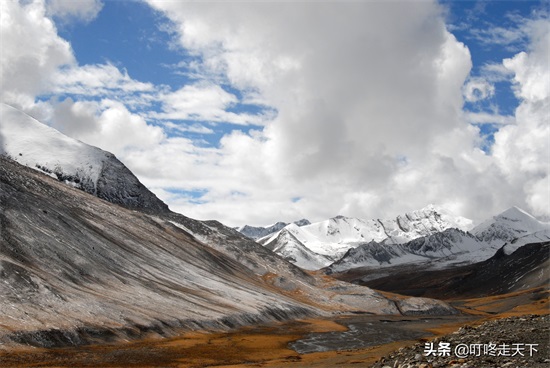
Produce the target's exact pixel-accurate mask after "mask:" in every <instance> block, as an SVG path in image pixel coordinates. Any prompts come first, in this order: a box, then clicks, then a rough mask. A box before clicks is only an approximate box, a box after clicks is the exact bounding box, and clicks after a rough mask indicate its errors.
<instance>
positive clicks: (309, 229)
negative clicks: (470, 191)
mask: <svg viewBox="0 0 550 368" xmlns="http://www.w3.org/2000/svg"><path fill="white" fill-rule="evenodd" d="M549 229H550V226H549V224H548V223H542V222H540V221H538V220H537V219H536V218H534V217H533V216H531V215H530V214H528V213H527V212H525V211H523V210H521V209H519V208H517V207H512V208H510V209H508V210H506V211H504V212H503V213H501V214H499V215H497V216H494V217H493V218H492V219H489V220H487V221H485V222H483V223H482V224H480V225H478V226H476V227H472V221H471V220H468V219H466V218H463V217H460V216H455V215H453V214H451V213H450V212H449V211H446V210H445V209H443V208H440V207H437V206H434V205H429V206H427V207H426V208H423V209H421V210H418V211H413V212H411V213H407V214H405V215H402V216H397V217H396V218H395V219H390V220H380V219H376V220H375V219H372V220H363V219H357V218H349V217H344V216H337V217H334V218H331V219H329V220H326V221H322V222H318V223H313V224H308V225H305V226H296V225H295V224H289V225H287V226H285V227H283V228H282V229H280V230H277V231H274V232H272V233H271V234H269V235H266V236H264V237H263V238H259V239H258V240H257V241H258V242H259V243H260V244H263V245H264V246H265V247H266V248H268V249H270V250H273V251H274V252H275V253H277V254H279V255H281V256H282V257H283V258H285V259H287V260H288V261H290V262H292V263H294V264H296V265H297V266H299V267H301V268H304V269H309V270H316V269H321V268H325V267H326V268H327V269H326V271H327V272H328V273H332V272H341V271H344V270H349V269H352V268H356V267H366V266H369V267H388V266H394V265H397V264H409V263H424V264H425V266H426V267H431V268H434V267H435V268H437V267H439V268H441V267H447V266H450V265H457V264H465V263H473V262H479V261H483V260H486V259H488V258H490V257H491V256H493V255H494V254H495V252H496V251H497V250H498V249H499V248H501V247H502V246H503V245H505V244H507V245H506V247H505V251H506V252H509V253H511V252H513V251H514V250H515V249H517V248H518V247H520V246H521V245H524V244H527V243H529V242H534V241H547V240H549V239H550V233H549ZM266 230H267V229H266Z"/></svg>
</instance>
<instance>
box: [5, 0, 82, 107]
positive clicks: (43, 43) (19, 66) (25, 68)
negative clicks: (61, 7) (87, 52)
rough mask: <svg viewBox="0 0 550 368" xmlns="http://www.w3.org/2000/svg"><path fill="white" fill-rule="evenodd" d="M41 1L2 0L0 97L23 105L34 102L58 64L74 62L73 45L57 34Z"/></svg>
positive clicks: (19, 105)
mask: <svg viewBox="0 0 550 368" xmlns="http://www.w3.org/2000/svg"><path fill="white" fill-rule="evenodd" d="M45 11H46V10H45V7H44V3H43V2H42V1H31V2H26V3H24V4H21V3H20V2H18V1H16V0H6V1H1V2H0V45H1V52H0V99H1V100H2V101H3V102H6V103H9V104H13V105H16V106H18V107H21V108H25V107H29V106H30V105H32V104H33V103H34V96H36V95H37V94H38V93H40V92H42V91H44V89H45V88H46V84H47V82H48V79H49V76H51V74H52V73H54V72H55V71H56V70H57V68H58V67H60V66H63V65H73V64H74V63H75V59H74V56H73V53H72V50H71V46H70V45H69V43H68V42H67V41H65V40H64V39H62V38H60V37H59V36H58V35H57V30H56V28H55V25H54V23H53V22H52V21H51V20H50V19H48V18H47V17H46V16H45Z"/></svg>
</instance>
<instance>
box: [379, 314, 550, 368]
mask: <svg viewBox="0 0 550 368" xmlns="http://www.w3.org/2000/svg"><path fill="white" fill-rule="evenodd" d="M549 338H550V316H548V315H545V316H535V315H528V316H521V317H509V318H503V319H499V320H494V321H489V322H485V323H484V324H482V325H480V326H478V327H470V326H465V327H462V328H460V329H459V330H458V331H456V332H454V333H452V334H449V335H445V336H442V337H438V338H436V339H434V340H431V341H428V342H424V343H418V344H415V345H413V346H411V347H407V348H402V349H400V350H399V351H397V352H394V353H392V354H390V355H388V356H386V357H384V358H382V359H381V360H380V361H378V362H377V363H376V364H374V365H373V367H375V368H437V367H450V368H495V367H499V368H507V367H508V368H515V367H529V368H546V367H548V366H549V365H550V347H549Z"/></svg>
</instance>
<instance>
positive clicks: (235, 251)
mask: <svg viewBox="0 0 550 368" xmlns="http://www.w3.org/2000/svg"><path fill="white" fill-rule="evenodd" d="M0 115H1V116H0V135H1V137H2V146H0V149H1V152H0V153H1V154H0V281H1V282H0V366H2V367H98V366H99V367H209V366H216V367H224V366H225V367H244V366H265V367H286V366H295V367H330V366H370V365H372V364H375V362H376V361H378V360H380V359H381V358H382V357H383V356H386V355H388V354H390V355H391V354H393V353H392V351H394V350H395V349H398V348H401V347H404V346H407V345H411V344H414V343H415V342H416V343H417V342H418V341H420V342H425V341H431V339H434V338H437V337H438V336H440V337H441V336H443V335H445V334H448V333H453V331H455V330H457V329H458V328H460V327H461V326H464V325H468V326H477V325H479V324H481V323H484V322H486V321H491V320H497V319H502V318H508V317H516V316H524V315H547V314H549V312H550V309H549V300H550V297H549V284H548V282H549V280H550V274H549V257H548V255H549V246H550V243H549V240H550V235H549V227H548V223H544V222H541V221H539V220H537V219H536V218H534V217H533V216H531V215H530V214H528V213H526V212H525V211H523V210H521V209H519V208H517V207H511V208H509V209H508V210H505V211H504V212H502V213H500V214H498V215H496V216H494V217H493V218H491V219H488V220H487V221H485V222H483V223H481V224H479V225H477V226H473V224H472V223H471V221H470V220H468V219H465V218H462V217H460V216H455V215H453V214H451V213H450V212H448V211H446V210H444V209H441V208H439V207H437V206H433V205H429V206H427V207H426V208H423V209H421V210H418V211H413V212H410V213H407V214H404V215H399V216H397V217H396V218H395V219H389V220H383V219H382V220H381V219H371V220H364V219H357V218H350V217H344V216H336V217H334V218H331V219H329V220H326V221H322V222H317V223H310V222H309V221H307V220H300V221H298V222H296V223H291V224H285V223H282V222H281V223H277V224H275V225H273V226H271V227H268V228H252V227H248V228H246V227H242V228H240V231H243V229H247V230H246V231H248V233H249V235H250V234H252V235H254V234H256V235H258V236H260V235H263V237H261V238H257V239H253V238H251V237H248V236H246V235H245V234H243V233H241V232H240V231H238V230H239V229H235V228H230V227H227V226H225V225H224V224H222V223H220V222H218V221H216V220H210V221H199V220H195V219H192V218H189V217H187V216H185V215H183V214H179V213H176V212H173V211H171V210H170V209H169V208H168V206H167V205H166V204H164V202H162V201H161V200H160V199H159V198H158V197H156V196H155V195H154V194H153V193H152V192H150V191H149V190H148V189H147V188H146V187H145V186H143V184H141V183H140V181H139V180H138V179H137V177H136V176H135V175H133V173H132V172H131V171H130V170H129V169H127V168H126V167H125V166H124V165H123V164H122V163H121V162H120V161H118V159H116V157H115V156H114V155H112V154H110V153H108V152H105V151H102V150H100V149H99V148H96V147H93V146H89V145H86V144H84V143H82V142H79V141H75V140H73V139H71V138H68V137H66V136H64V135H62V134H61V133H59V132H58V131H56V130H54V129H52V128H49V127H47V126H45V125H43V124H41V123H40V122H38V121H37V120H35V119H33V118H31V117H30V116H28V115H26V114H24V113H22V112H20V111H18V110H17V109H14V108H12V107H10V106H7V105H0ZM19 132H25V134H24V135H22V134H19ZM252 235H251V236H252ZM256 235H254V237H255V236H256ZM534 318H535V317H533V318H531V319H529V321H528V322H530V323H531V322H532V323H537V322H533V321H535V320H534ZM514 321H515V320H514ZM526 321H527V320H526ZM536 321H538V320H536ZM545 321H547V320H542V322H544V323H546V322H545ZM520 322H522V321H520ZM523 322H525V321H523ZM514 323H515V322H514ZM544 323H543V325H542V326H541V328H542V331H544V332H546V331H547V330H548V326H547V324H544ZM537 336H538V335H537ZM547 350H548V349H546V348H545V349H543V350H541V351H542V352H541V354H543V355H544V354H547ZM541 356H542V355H541ZM392 359H393V358H392ZM544 359H546V355H544ZM537 364H538V363H537Z"/></svg>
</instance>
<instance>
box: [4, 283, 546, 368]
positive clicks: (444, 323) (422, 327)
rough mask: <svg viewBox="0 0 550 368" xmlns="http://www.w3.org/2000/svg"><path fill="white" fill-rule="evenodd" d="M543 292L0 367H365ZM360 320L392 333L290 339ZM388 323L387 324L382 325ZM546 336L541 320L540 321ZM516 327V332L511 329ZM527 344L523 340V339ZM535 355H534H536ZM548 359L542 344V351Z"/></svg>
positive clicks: (524, 310)
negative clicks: (324, 346) (436, 313)
mask: <svg viewBox="0 0 550 368" xmlns="http://www.w3.org/2000/svg"><path fill="white" fill-rule="evenodd" d="M549 302H550V297H549V294H548V290H545V289H543V288H537V289H532V290H524V291H522V292H516V293H510V294H505V295H500V296H498V297H486V298H474V299H465V300H456V301H453V302H452V304H453V305H454V306H456V307H457V308H459V309H460V310H461V311H462V312H463V314H462V315H457V316H447V317H400V316H373V315H354V316H342V317H336V318H330V319H305V320H296V321H291V322H283V323H277V324H271V325H264V326H254V327H242V328H239V329H236V330H234V331H231V332H210V333H204V332H187V333H183V334H181V335H179V336H177V337H172V338H161V337H160V336H158V335H156V334H155V333H154V332H151V333H150V334H149V336H148V337H147V338H144V339H142V340H139V341H135V342H126V343H124V342H121V343H117V344H101V345H89V346H82V347H78V348H56V349H43V348H20V349H17V350H16V351H12V352H8V353H5V352H4V353H0V361H1V362H2V364H3V366H5V367H14V368H15V367H29V366H32V367H53V366H55V367H97V366H102V367H113V368H114V367H133V368H138V367H140V368H141V367H158V366H162V367H178V368H191V367H234V368H242V367H250V366H252V367H348V366H349V367H356V366H360V367H368V366H371V365H374V364H375V363H376V362H377V361H379V360H380V359H381V358H382V357H384V356H390V355H391V354H393V353H392V352H395V351H397V350H398V349H400V348H403V347H406V346H411V345H412V344H414V343H415V342H416V341H431V340H432V339H435V338H437V337H440V338H442V337H443V336H446V335H447V334H450V333H453V332H455V331H457V330H458V329H459V328H460V327H463V326H465V325H466V326H479V325H480V324H482V323H484V322H486V321H494V320H499V319H501V318H509V317H514V316H525V315H547V316H548V315H549V311H550V309H549V308H550V304H549ZM358 322H359V323H361V324H364V325H368V326H369V328H372V329H373V330H375V331H386V332H390V331H391V334H392V341H381V340H380V336H379V335H378V333H373V334H372V335H370V336H371V337H370V338H369V337H368V336H369V334H368V333H365V334H364V341H363V343H364V346H363V347H360V348H354V349H349V348H346V346H345V344H346V341H347V339H346V337H345V336H346V335H343V338H342V339H340V340H335V341H333V345H332V346H331V349H330V350H328V351H320V352H311V353H302V354H301V353H298V352H296V351H295V350H292V349H291V346H292V344H295V342H296V341H299V340H300V339H304V338H306V339H307V338H311V336H312V335H313V336H315V335H317V336H319V335H320V336H322V335H324V334H326V333H330V334H333V335H335V334H341V333H345V331H347V330H348V329H347V327H346V326H347V325H349V324H350V323H356V324H357V323H358ZM388 326H389V327H388ZM540 327H541V328H543V331H546V332H543V333H546V334H548V333H549V332H550V331H549V330H548V327H549V325H548V324H546V325H545V326H540ZM518 332H519V330H518ZM525 342H526V343H527V341H525ZM542 354H543V353H542V352H541V355H540V357H539V358H541V357H542V356H543V355H542ZM544 354H546V355H544V356H545V358H542V360H543V361H544V359H547V358H548V349H547V350H546V352H545V353H544Z"/></svg>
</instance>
